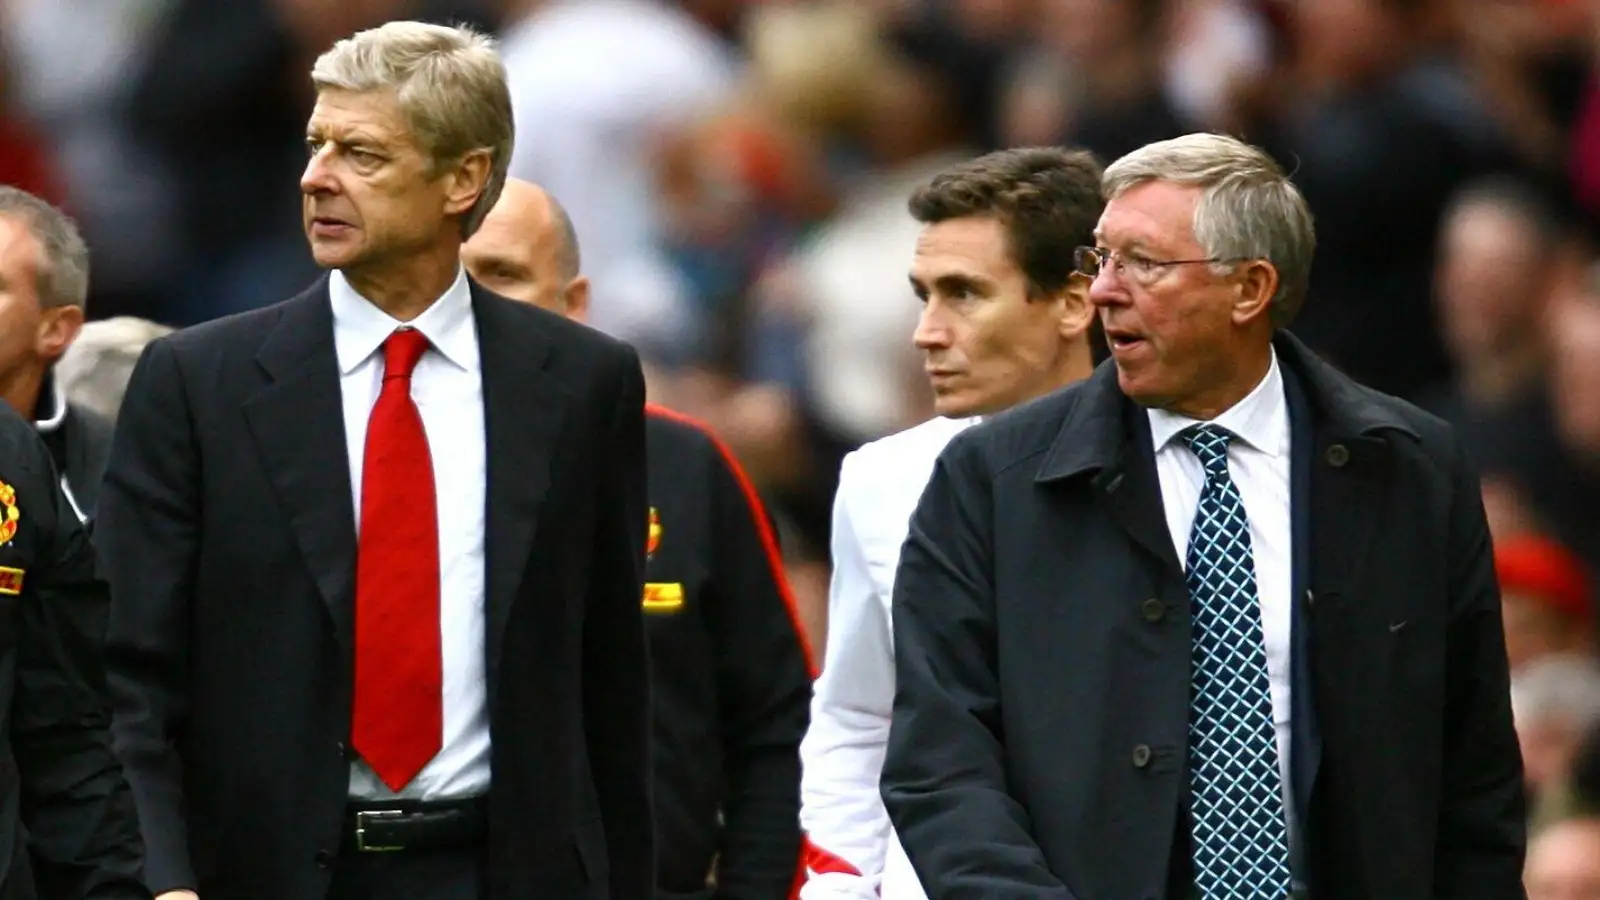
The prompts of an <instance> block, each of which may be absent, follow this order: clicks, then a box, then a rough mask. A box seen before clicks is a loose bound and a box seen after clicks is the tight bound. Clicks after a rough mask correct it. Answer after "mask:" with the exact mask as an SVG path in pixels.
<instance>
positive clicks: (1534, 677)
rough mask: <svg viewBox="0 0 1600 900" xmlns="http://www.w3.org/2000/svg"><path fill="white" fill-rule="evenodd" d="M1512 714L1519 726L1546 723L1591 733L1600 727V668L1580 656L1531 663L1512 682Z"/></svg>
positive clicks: (1555, 657) (1556, 657) (1564, 656)
mask: <svg viewBox="0 0 1600 900" xmlns="http://www.w3.org/2000/svg"><path fill="white" fill-rule="evenodd" d="M1511 713H1512V716H1513V717H1514V718H1515V719H1516V721H1517V723H1518V724H1519V725H1529V724H1533V723H1540V722H1543V723H1551V724H1559V725H1562V726H1567V727H1571V728H1573V729H1575V731H1576V732H1577V733H1584V734H1586V733H1588V732H1589V731H1591V730H1592V729H1594V728H1595V727H1597V726H1600V665H1596V664H1595V662H1594V661H1593V660H1591V659H1589V658H1588V657H1586V656H1577V655H1557V656H1547V657H1544V658H1542V659H1538V660H1534V661H1533V662H1530V663H1528V664H1527V665H1526V666H1524V667H1522V668H1521V669H1520V670H1519V671H1518V672H1517V674H1516V675H1514V676H1513V677H1512V679H1511Z"/></svg>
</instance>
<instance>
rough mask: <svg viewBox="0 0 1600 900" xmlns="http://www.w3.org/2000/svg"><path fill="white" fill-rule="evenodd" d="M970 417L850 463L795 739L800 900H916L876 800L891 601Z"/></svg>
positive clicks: (871, 449)
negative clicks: (932, 488) (822, 643)
mask: <svg viewBox="0 0 1600 900" xmlns="http://www.w3.org/2000/svg"><path fill="white" fill-rule="evenodd" d="M977 421H978V420H977V419H976V418H972V419H960V420H955V419H942V418H941V419H933V420H931V421H928V422H924V423H922V424H921V425H918V426H916V427H915V428H910V429H907V430H905V431H902V432H900V433H898V434H894V435H890V436H889V437H886V438H883V439H881V440H877V441H873V442H871V443H869V444H866V445H865V446H862V447H861V448H859V449H857V450H855V451H853V452H851V453H850V454H848V455H846V456H845V458H844V462H843V464H842V466H841V469H840V472H839V489H838V491H837V492H836V493H835V495H834V507H833V538H832V545H831V551H832V559H833V567H834V568H833V580H832V582H831V583H830V584H829V586H828V639H827V645H826V651H825V652H824V655H823V661H822V674H821V675H820V676H819V677H818V678H817V681H816V684H815V685H814V687H813V693H812V699H811V724H810V726H809V727H808V728H807V729H806V735H805V738H804V739H803V740H802V741H801V742H800V763H801V776H800V826H801V828H802V829H804V831H805V832H806V839H807V841H808V843H809V844H810V845H811V847H813V848H814V851H815V852H820V853H821V854H826V855H827V857H831V859H828V861H827V862H822V861H820V860H818V859H815V858H812V859H809V860H808V870H809V871H808V873H807V880H806V883H805V885H804V886H803V887H802V888H801V891H800V897H801V900H924V898H925V895H924V894H923V891H922V885H921V883H920V882H919V881H918V880H917V875H916V872H915V871H914V870H913V869H912V868H911V862H910V860H908V859H907V858H906V854H905V850H904V849H903V848H902V847H901V846H900V842H899V840H898V839H897V838H896V837H895V836H894V831H893V827H892V826H891V825H890V822H889V814H888V811H887V810H885V809H884V806H883V798H882V796H881V795H880V794H879V792H878V779H879V777H880V776H881V775H882V774H883V757H884V753H885V751H886V750H887V748H888V742H889V719H890V715H891V713H892V712H893V710H894V688H895V676H894V641H893V632H892V626H891V622H892V619H891V617H890V600H891V598H893V596H894V576H895V570H896V569H897V568H898V566H899V563H900V546H901V545H902V544H904V543H905V540H906V531H907V529H908V528H909V526H910V523H911V514H912V512H914V511H915V510H916V508H917V501H918V500H920V499H921V498H922V491H923V489H924V488H926V487H927V484H928V478H929V477H930V476H931V475H932V474H933V466H934V463H935V461H936V460H937V459H938V457H939V452H940V451H941V450H943V449H944V447H945V445H946V444H948V443H950V440H951V439H952V438H954V437H955V436H956V435H957V434H959V433H960V432H961V431H962V430H964V429H966V428H968V427H970V426H971V425H973V424H975V423H976V422H977Z"/></svg>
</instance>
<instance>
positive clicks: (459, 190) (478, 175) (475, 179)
mask: <svg viewBox="0 0 1600 900" xmlns="http://www.w3.org/2000/svg"><path fill="white" fill-rule="evenodd" d="M493 162H494V157H493V155H492V154H490V152H489V151H488V150H473V151H471V152H469V153H468V154H467V155H466V156H463V157H461V161H460V162H458V163H456V165H455V168H454V169H452V170H451V171H450V183H449V185H448V187H447V189H446V191H445V196H444V211H445V214H446V215H452V216H459V215H464V214H466V212H467V210H469V209H471V208H472V204H474V203H477V202H478V198H479V197H481V196H483V192H484V191H485V190H486V189H487V188H488V186H489V170H490V168H491V167H492V163H493Z"/></svg>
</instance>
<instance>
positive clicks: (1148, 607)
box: [1139, 597, 1167, 622]
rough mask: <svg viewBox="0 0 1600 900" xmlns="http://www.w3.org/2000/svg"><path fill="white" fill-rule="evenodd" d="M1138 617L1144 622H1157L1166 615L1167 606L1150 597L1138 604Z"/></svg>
mask: <svg viewBox="0 0 1600 900" xmlns="http://www.w3.org/2000/svg"><path fill="white" fill-rule="evenodd" d="M1139 615H1141V616H1144V620H1145V621H1146V622H1159V621H1161V620H1162V619H1163V618H1165V617H1166V615H1167V605H1166V604H1165V603H1162V602H1161V601H1160V600H1157V599H1156V598H1154V597H1151V598H1150V599H1149V600H1146V601H1144V602H1143V603H1141V604H1139Z"/></svg>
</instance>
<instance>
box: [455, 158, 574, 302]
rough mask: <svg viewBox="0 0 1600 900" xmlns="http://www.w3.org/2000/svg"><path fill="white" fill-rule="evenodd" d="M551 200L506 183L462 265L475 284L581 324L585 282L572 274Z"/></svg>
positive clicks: (526, 186)
mask: <svg viewBox="0 0 1600 900" xmlns="http://www.w3.org/2000/svg"><path fill="white" fill-rule="evenodd" d="M567 241H568V238H567V236H566V234H565V231H564V229H563V228H562V227H561V226H560V224H559V222H558V221H557V219H556V216H555V215H554V209H553V207H552V206H551V203H550V197H549V195H548V194H546V193H545V192H544V191H543V190H542V189H540V188H539V187H537V186H535V185H532V184H529V183H528V182H526V181H520V180H517V179H507V181H506V186H505V190H503V191H502V192H501V194H500V199H499V200H497V201H496V202H495V205H494V209H492V210H490V211H489V215H488V217H486V218H485V219H484V220H483V225H482V227H480V228H479V229H478V231H477V232H476V233H474V234H473V235H472V239H471V240H469V241H467V242H466V243H465V244H463V245H462V246H461V261H462V263H463V264H464V265H465V266H466V267H467V272H468V273H469V274H471V275H472V277H473V278H475V279H477V280H478V283H479V284H482V285H483V286H484V287H486V288H488V289H489V290H491V291H494V292H495V293H497V294H500V295H501V296H503V297H510V298H511V299H512V300H520V301H522V302H524V303H532V304H533V305H534V306H539V307H542V308H544V309H547V310H549V311H551V312H553V313H557V314H559V315H563V316H566V317H567V318H569V319H572V320H574V321H577V322H582V321H584V319H585V318H586V317H587V315H588V312H589V279H588V278H586V277H584V276H582V275H577V274H575V273H573V272H571V271H568V270H570V269H571V268H573V266H572V265H571V264H570V262H568V260H569V259H570V258H571V256H572V251H571V249H570V248H569V247H567Z"/></svg>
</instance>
